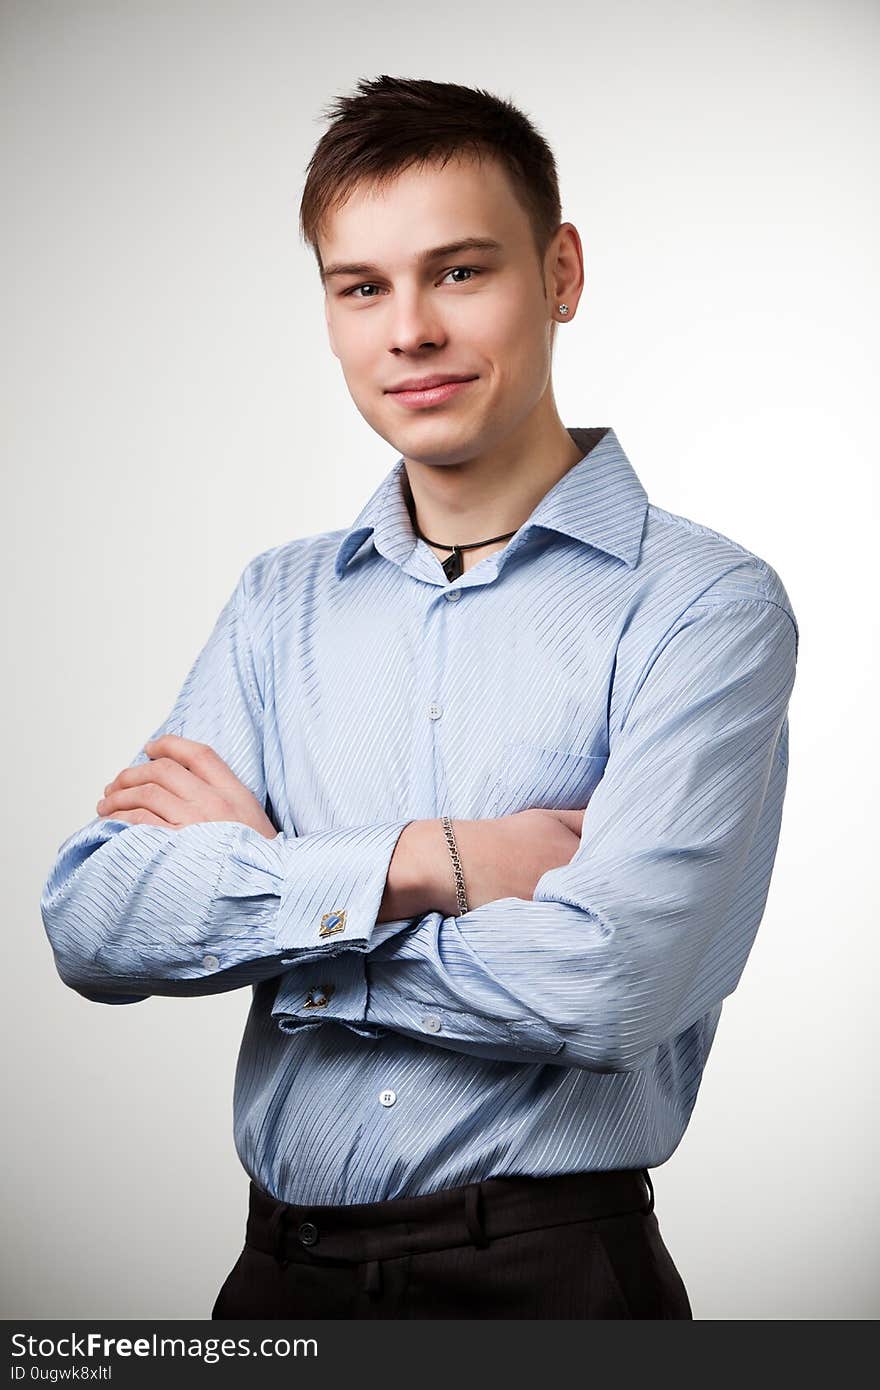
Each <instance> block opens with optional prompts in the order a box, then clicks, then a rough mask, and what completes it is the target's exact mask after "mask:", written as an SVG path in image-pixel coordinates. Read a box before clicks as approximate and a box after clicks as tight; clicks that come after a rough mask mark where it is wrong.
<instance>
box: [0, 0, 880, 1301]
mask: <svg viewBox="0 0 880 1390" xmlns="http://www.w3.org/2000/svg"><path fill="white" fill-rule="evenodd" d="M412 16H413V10H412V6H411V5H409V4H401V3H399V0H389V3H387V4H386V5H385V6H384V9H383V14H382V17H381V22H380V21H379V20H378V19H376V20H369V21H368V20H366V19H365V18H364V17H363V7H362V6H361V5H359V4H357V5H356V4H354V3H341V0H327V3H325V4H323V5H321V6H312V7H310V13H309V14H308V16H306V17H304V16H303V14H302V12H301V7H299V6H297V5H296V4H294V3H293V0H290V3H275V4H270V3H259V0H248V3H235V4H233V3H222V0H221V3H210V4H209V3H204V4H200V3H195V0H173V3H172V0H168V3H167V4H162V3H148V0H127V2H126V0H116V2H115V3H109V0H105V2H103V3H97V2H95V3H90V2H88V0H15V2H14V3H13V2H11V0H5V3H3V5H2V39H3V42H2V63H3V72H2V92H3V97H2V102H3V108H4V110H3V117H4V119H3V120H2V123H0V124H2V130H3V141H4V148H3V168H2V177H3V189H4V191H5V194H6V198H5V202H6V212H5V214H4V222H5V231H4V233H3V235H4V241H5V256H4V265H5V267H6V269H7V272H8V274H7V287H6V288H7V293H6V300H7V306H8V307H7V312H6V314H5V315H4V316H3V318H4V332H3V339H4V342H3V348H4V351H3V364H2V365H3V379H4V382H3V391H4V394H5V396H6V401H5V403H4V404H5V409H4V420H5V426H4V429H5V437H6V445H5V451H4V452H5V462H6V468H5V470H4V472H5V484H6V486H5V488H4V491H5V493H6V498H5V506H4V508H3V515H4V516H5V522H4V523H3V538H4V542H5V543H4V545H3V555H2V562H3V566H4V581H3V595H4V598H5V601H6V602H5V620H6V638H5V650H6V656H7V661H8V665H7V677H6V680H5V681H4V683H3V700H4V710H3V727H4V733H5V737H4V743H3V764H4V768H3V771H4V780H5V785H6V797H5V805H4V817H5V826H4V831H3V835H4V850H5V851H6V871H5V874H4V885H5V894H4V896H5V902H6V911H5V918H6V921H5V934H6V939H7V950H6V968H5V970H4V971H3V976H2V989H3V1023H4V1030H5V1055H6V1066H5V1067H4V1069H3V1073H4V1080H3V1085H4V1090H5V1093H6V1094H5V1096H4V1114H5V1116H6V1118H7V1123H8V1131H7V1137H6V1140H5V1143H4V1146H3V1150H4V1165H5V1181H4V1184H3V1199H2V1208H3V1226H4V1230H3V1238H2V1239H3V1243H2V1249H3V1257H2V1262H3V1287H2V1309H0V1316H3V1317H6V1318H71V1319H74V1318H85V1317H96V1316H97V1317H103V1318H127V1317H142V1318H151V1319H152V1318H156V1319H158V1318H184V1317H201V1318H206V1317H208V1316H209V1315H210V1309H211V1306H212V1303H213V1300H214V1297H215V1295H216V1292H217V1290H218V1289H219V1287H220V1284H221V1283H222V1282H223V1280H224V1279H225V1277H226V1274H227V1273H228V1271H229V1269H230V1268H231V1267H232V1264H233V1263H234V1262H235V1259H236V1258H237V1255H238V1252H239V1250H240V1248H241V1245H242V1242H243V1239H244V1220H245V1215H246V1204H247V1179H246V1175H245V1174H244V1172H243V1170H242V1169H241V1166H240V1164H239V1162H238V1159H237V1157H236V1155H235V1151H234V1148H233V1143H232V1113H231V1107H232V1081H233V1072H234V1067H235V1061H236V1057H237V1053H238V1045H239V1041H240V1037H241V1032H242V1028H243V1025H244V1020H245V1015H246V1010H247V1007H248V1005H249V1002H250V990H249V989H244V990H239V991H236V992H234V993H232V994H226V995H222V996H219V997H215V998H205V999H191V1000H176V999H162V998H155V999H151V1000H148V1001H146V1002H145V1003H142V1004H139V1005H135V1006H131V1007H121V1008H108V1007H105V1006H101V1005H97V1004H92V1003H88V1002H87V1001H86V1000H84V999H82V998H81V997H80V996H78V995H77V994H75V993H74V992H73V991H71V990H69V989H67V988H65V986H63V985H62V983H61V981H60V979H59V978H58V976H57V975H56V973H55V969H54V964H53V960H52V955H51V950H50V948H49V944H48V941H47V939H46V937H45V934H44V930H43V926H42V922H41V920H40V915H39V894H40V889H41V887H42V884H43V881H44V880H45V877H46V875H47V873H48V871H49V868H50V866H51V863H52V860H53V858H54V856H55V853H56V851H57V848H58V846H59V845H60V843H61V841H62V840H63V839H65V838H66V837H67V835H69V834H70V833H71V832H72V831H73V830H74V829H75V828H77V827H78V826H80V825H82V824H83V823H84V822H85V821H87V820H88V819H90V818H91V816H92V814H93V810H94V804H95V800H96V799H97V797H98V796H99V795H100V792H101V790H102V788H103V786H104V784H105V782H107V781H108V780H109V779H110V777H112V776H113V775H115V773H116V772H117V771H118V770H119V769H120V768H121V767H122V766H124V765H125V764H126V763H127V762H129V761H130V759H131V758H132V757H133V756H134V754H135V753H136V752H137V750H138V749H139V747H140V745H141V743H142V741H143V739H144V738H145V737H146V736H147V735H148V733H149V732H151V731H152V729H153V728H154V727H155V726H156V724H157V723H158V722H159V720H160V719H162V718H163V717H164V716H165V714H166V713H167V711H168V709H170V707H171V703H172V702H173V699H174V697H175V695H176V693H177V691H178V689H179V687H180V685H181V683H182V680H183V677H184V675H185V674H186V671H187V670H188V668H189V665H190V663H191V661H192V660H193V659H194V657H195V654H196V652H197V651H198V649H199V648H200V646H201V645H202V643H203V642H204V641H205V640H206V638H207V635H208V633H209V631H210V629H211V626H212V625H213V622H214V619H215V618H216V616H217V613H218V612H219V611H220V608H221V607H222V605H223V603H224V602H225V599H226V597H227V596H228V594H229V592H230V591H231V589H232V586H233V584H234V582H235V580H236V578H237V577H238V575H239V573H240V571H241V569H242V568H243V566H244V564H245V563H246V562H247V561H248V560H249V559H250V558H251V557H252V556H254V555H255V554H257V553H258V552H259V551H261V550H263V549H266V548H268V547H269V546H271V545H275V544H277V543H279V542H281V541H284V540H286V539H290V538H292V537H295V536H304V535H308V534H311V533H313V532H317V531H324V530H328V529H332V528H335V527H339V526H345V525H348V524H349V523H350V521H351V520H352V519H353V518H354V516H355V514H356V513H357V511H358V510H359V509H360V506H361V505H362V503H363V502H364V501H365V500H366V498H367V496H368V495H369V493H370V492H371V491H372V490H373V488H374V487H375V486H376V484H377V483H378V481H379V479H380V478H381V477H382V476H383V475H384V473H385V472H386V471H387V469H388V468H390V466H391V464H392V463H393V462H394V459H395V457H396V455H395V453H394V451H393V450H392V449H391V448H390V447H389V446H388V445H387V444H386V443H385V442H384V441H383V440H381V439H379V438H378V436H375V435H373V434H372V433H371V431H370V430H369V428H368V426H367V425H366V424H365V422H364V421H363V420H362V418H361V417H360V415H359V414H358V413H357V411H356V409H355V407H354V405H353V404H352V402H351V400H350V398H349V396H348V393H347V390H346V387H345V382H344V380H343V378H342V374H341V371H340V369H339V364H338V362H337V361H336V359H335V358H334V357H333V356H332V355H331V352H330V349H329V345H328V344H327V340H326V331H325V328H324V321H323V312H322V305H321V295H320V289H319V284H318V279H317V273H316V269H315V265H314V262H313V259H312V256H311V253H310V252H309V251H307V250H306V249H305V248H304V247H303V246H302V244H301V243H300V242H299V239H298V231H297V223H296V218H297V209H298V201H299V196H300V193H301V189H302V183H303V178H304V173H305V166H306V163H307V160H308V158H309V156H310V154H311V152H312V149H313V148H314V145H315V143H316V141H317V139H318V138H319V136H320V134H321V132H322V131H323V129H324V120H323V118H322V116H321V111H322V108H323V107H324V106H326V104H327V103H328V102H329V101H330V100H331V99H332V98H333V97H334V96H336V95H339V94H341V93H344V92H351V91H352V90H353V88H354V84H355V82H356V81H357V79H358V78H359V77H371V76H376V75H378V74H379V73H383V72H387V73H391V74H395V75H399V76H409V77H431V78H434V79H435V80H441V81H457V82H464V83H468V84H470V85H473V86H482V87H485V88H487V89H489V90H490V91H493V92H495V93H496V94H498V95H500V96H505V97H509V98H510V99H511V100H513V101H514V102H516V103H517V104H518V105H520V106H521V107H523V109H525V110H526V112H527V113H528V114H529V115H530V116H531V117H532V118H533V119H534V120H535V121H536V123H537V124H538V126H539V128H540V129H541V130H542V132H543V133H544V134H545V135H546V137H547V138H548V139H549V141H550V143H551V145H552V146H553V148H554V150H555V151H556V154H557V159H558V165H559V173H560V180H561V187H562V195H563V216H564V217H565V218H566V219H569V220H571V221H573V222H574V223H575V224H576V226H577V227H578V229H579V231H580V233H581V236H582V239H583V244H584V250H585V258H586V277H587V278H586V288H585V292H584V297H583V299H582V300H581V304H580V307H579V312H578V315H577V320H576V321H575V322H574V323H573V324H572V325H571V327H570V328H569V329H566V330H564V331H562V332H561V333H560V335H559V345H558V348H557V359H556V370H555V382H556V398H557V402H558V404H559V410H560V414H561V416H562V419H563V421H564V423H565V424H567V425H570V426H574V425H578V426H586V425H613V426H614V428H615V429H616V430H617V433H618V435H619V437H620V440H621V443H622V444H623V446H624V448H625V449H626V451H627V453H628V454H629V457H630V459H631V461H632V463H633V466H634V467H635V469H636V471H637V472H638V474H639V476H640V477H641V479H642V481H643V483H644V484H645V487H646V488H647V491H648V495H649V497H650V499H651V500H652V501H653V502H654V503H656V504H657V505H659V506H662V507H665V508H667V509H669V510H671V511H675V512H679V513H681V514H683V515H685V516H687V517H690V518H691V519H693V520H696V521H699V522H702V523H705V524H707V525H709V526H712V527H714V528H716V529H717V530H719V531H721V532H723V533H724V534H725V535H728V536H730V537H732V538H733V539H735V540H737V541H739V542H740V543H741V544H743V545H745V546H747V547H748V548H749V549H752V550H754V551H755V552H757V554H758V555H760V556H761V557H762V558H764V559H766V560H767V561H769V562H770V564H772V565H773V566H774V567H775V568H776V569H777V570H778V571H779V573H780V575H781V577H782V579H783V582H784V583H785V585H786V587H787V589H788V592H789V595H790V597H791V600H792V603H793V605H794V609H795V612H796V614H797V617H798V620H799V624H800V629H801V644H800V658H799V663H798V678H797V683H796V686H795V691H794V696H793V699H792V705H791V710H790V728H791V744H790V774H789V789H788V797H787V801H786V805H785V812H784V818H783V826H782V834H781V839H780V845H779V851H778V855H777V861H776V868H775V873H774V878H773V882H772V885H771V890H770V898H769V902H768V906H767V911H766V913H765V916H764V920H763V923H762V925H761V928H760V931H759V933H758V938H757V942H756V945H755V947H754V950H753V952H752V956H751V958H750V960H749V963H748V965H747V967H746V972H745V975H744V977H743V980H742V983H741V984H740V987H739V989H738V990H737V991H736V993H735V994H734V995H733V996H732V997H731V999H729V1000H728V1002H727V1004H726V1005H725V1010H724V1014H723V1016H722V1020H721V1024H720V1027H719V1030H718V1035H717V1037H716V1041H715V1046H714V1049H713V1052H712V1054H711V1056H710V1058H709V1062H708V1065H707V1068H706V1072H705V1075H704V1079H703V1087H702V1090H701V1092H700V1096H699V1098H698V1100H697V1104H696V1108H695V1111H694V1114H693V1117H692V1120H691V1124H690V1128H689V1130H688V1132H687V1134H686V1135H685V1137H684V1139H683V1141H682V1143H681V1144H680V1146H679V1148H678V1150H677V1151H676V1152H675V1154H674V1155H673V1156H672V1158H671V1159H670V1160H669V1162H668V1163H667V1164H665V1165H664V1166H663V1167H661V1168H660V1169H657V1170H655V1171H654V1183H655V1190H656V1199H657V1215H658V1218H659V1220H660V1226H661V1231H662V1234H663V1236H664V1239H665V1241H666V1243H667V1245H668V1246H669V1249H670V1251H671V1253H672V1255H673V1258H674V1259H675V1261H676V1264H677V1265H678V1267H679V1269H680V1271H681V1273H682V1276H683V1278H684V1280H685V1283H686V1285H687V1288H688V1291H689V1294H690V1297H691V1302H692V1305H693V1310H694V1316H695V1317H696V1318H698V1319H709V1318H713V1319H743V1318H749V1319H765V1318H767V1319H783V1318H784V1319H804V1318H806V1319H826V1318H827V1319H840V1318H873V1317H875V1316H876V1315H877V1313H878V1303H880V1299H878V1291H880V1271H878V1257H877V1246H878V1235H880V1232H878V1207H880V1199H878V1185H877V1178H876V1172H875V1166H876V1162H877V1156H878V1155H877V1118H876V1107H875V1105H874V1103H873V1101H872V1099H871V1097H872V1095H874V1094H876V1085H877V1077H876V1071H877V1067H876V1061H875V1057H876V1052H877V1035H876V1027H875V1013H876V1011H875V1007H874V999H873V994H874V990H875V978H876V969H877V964H878V948H877V937H876V919H874V918H873V916H872V914H871V906H872V901H876V897H877V893H876V864H877V861H878V852H877V847H876V831H877V825H876V819H875V817H874V814H873V813H874V800H875V798H874V789H875V787H876V784H877V776H878V769H877V765H876V763H877V759H876V749H875V744H874V740H873V736H872V735H871V724H870V715H867V713H866V711H867V708H869V705H868V702H869V701H870V702H871V703H872V704H874V707H875V709H876V704H875V701H876V690H877V674H878V673H877V669H876V655H875V652H876V645H875V644H876V635H877V626H876V618H875V603H874V602H872V597H873V595H872V588H873V585H872V579H873V576H874V574H875V569H874V564H873V557H872V554H871V544H872V541H874V539H875V533H876V526H877V512H876V476H877V467H878V433H880V431H878V424H877V397H876V388H877V375H878V363H877V358H876V342H877V339H876V323H877V319H878V312H880V303H878V298H880V297H878V273H877V255H876V248H877V245H878V234H880V227H878V222H880V218H878V194H877V184H876V179H875V175H876V168H877V156H878V139H877V135H878V111H877V101H876V83H877V79H878V72H877V68H878V61H877V59H878V37H880V10H878V8H877V6H876V5H875V4H871V3H867V2H866V3H854V2H853V0H834V3H832V2H831V0H824V2H823V3H819V2H818V0H813V3H810V0H797V3H795V0H791V3H784V2H783V3H776V4H773V5H767V4H761V3H758V2H757V0H755V3H742V2H740V0H724V3H700V0H691V3H684V2H682V3H669V2H668V0H641V3H635V0H617V2H616V3H615V5H613V6H610V5H608V4H606V3H602V4H599V3H596V0H578V3H574V2H573V0H572V3H569V4H565V3H558V2H557V0H547V3H545V4H543V5H542V6H541V7H540V10H539V11H535V10H533V9H532V8H530V7H520V8H518V9H517V8H514V7H511V6H510V5H508V4H506V3H500V0H490V3H484V4H483V5H482V6H480V7H475V6H473V5H472V4H461V3H459V0H449V3H447V4H445V5H444V6H442V7H441V8H440V9H439V10H438V9H436V8H435V9H433V10H431V11H430V13H424V14H421V16H420V18H419V21H418V23H417V24H415V25H414V24H413V18H412ZM872 356H873V360H872ZM132 613H136V614H137V615H138V622H137V624H136V625H135V626H132V624H131V615H132ZM872 648H873V651H872ZM780 1081H781V1083H782V1084H781V1085H780ZM780 1097H782V1100H781V1101H780Z"/></svg>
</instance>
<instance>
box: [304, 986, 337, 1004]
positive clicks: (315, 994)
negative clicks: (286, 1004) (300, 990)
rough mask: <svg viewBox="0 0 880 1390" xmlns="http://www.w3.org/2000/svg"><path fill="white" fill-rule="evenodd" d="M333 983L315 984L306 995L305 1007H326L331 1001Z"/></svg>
mask: <svg viewBox="0 0 880 1390" xmlns="http://www.w3.org/2000/svg"><path fill="white" fill-rule="evenodd" d="M333 990H334V986H333V985H315V986H314V988H313V989H310V990H309V992H308V994H307V995H306V1002H305V1003H304V1004H303V1008H304V1009H326V1007H327V1005H328V1004H329V1003H330V996H331V994H332V993H333Z"/></svg>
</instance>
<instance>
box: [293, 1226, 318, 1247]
mask: <svg viewBox="0 0 880 1390" xmlns="http://www.w3.org/2000/svg"><path fill="white" fill-rule="evenodd" d="M297 1235H298V1236H299V1238H300V1240H301V1241H302V1243H303V1245H314V1243H315V1241H316V1240H317V1239H318V1228H317V1226H316V1225H315V1224H314V1223H313V1222H312V1221H304V1222H303V1223H302V1225H301V1226H300V1228H299V1230H298V1231H297Z"/></svg>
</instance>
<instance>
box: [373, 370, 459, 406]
mask: <svg viewBox="0 0 880 1390" xmlns="http://www.w3.org/2000/svg"><path fill="white" fill-rule="evenodd" d="M424 380H425V381H428V382H429V383H430V382H434V383H436V384H434V385H428V386H425V385H424V382H422V383H421V384H419V385H417V386H414V387H397V388H396V389H395V390H392V391H389V392H388V393H387V394H388V395H389V396H391V397H392V398H393V399H394V400H395V401H397V402H398V403H399V404H400V405H403V406H407V407H408V408H409V409H416V410H418V409H423V408H424V407H425V406H431V405H442V404H443V403H444V402H445V401H448V400H450V399H451V398H452V397H453V396H457V395H459V394H460V393H461V392H462V391H466V390H467V389H468V387H469V386H471V385H472V384H473V383H474V382H475V381H476V380H477V378H476V377H455V378H450V377H426V378H424Z"/></svg>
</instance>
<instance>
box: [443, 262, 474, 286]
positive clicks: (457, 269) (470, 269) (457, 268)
mask: <svg viewBox="0 0 880 1390" xmlns="http://www.w3.org/2000/svg"><path fill="white" fill-rule="evenodd" d="M462 271H463V272H464V274H465V275H479V274H480V273H481V272H480V271H479V270H477V268H476V266H472V265H454V266H453V267H452V269H451V270H447V272H446V275H459V274H460V273H461V272H462ZM446 275H444V276H443V279H444V280H445V279H446ZM455 283H456V285H467V284H468V283H469V282H468V281H467V280H456V281H455Z"/></svg>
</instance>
